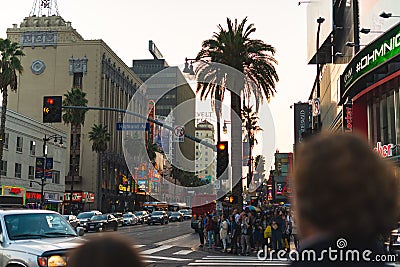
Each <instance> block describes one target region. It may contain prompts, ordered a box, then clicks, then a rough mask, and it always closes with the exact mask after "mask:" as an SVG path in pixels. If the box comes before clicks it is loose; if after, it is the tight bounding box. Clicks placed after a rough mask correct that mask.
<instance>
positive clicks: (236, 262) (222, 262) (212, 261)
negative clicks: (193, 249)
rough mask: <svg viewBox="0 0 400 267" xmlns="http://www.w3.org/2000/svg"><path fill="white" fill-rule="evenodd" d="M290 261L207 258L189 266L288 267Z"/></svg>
mask: <svg viewBox="0 0 400 267" xmlns="http://www.w3.org/2000/svg"><path fill="white" fill-rule="evenodd" d="M288 265H289V261H283V260H272V261H271V260H268V261H263V260H260V259H258V258H257V257H253V256H251V257H249V256H227V255H220V256H219V255H218V256H212V255H209V256H206V257H203V258H202V259H197V260H195V261H194V262H190V263H188V266H288Z"/></svg>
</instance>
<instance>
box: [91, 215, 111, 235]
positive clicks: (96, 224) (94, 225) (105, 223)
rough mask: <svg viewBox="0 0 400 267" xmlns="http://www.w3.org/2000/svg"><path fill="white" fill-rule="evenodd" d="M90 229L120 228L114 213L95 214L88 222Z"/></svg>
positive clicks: (96, 230) (97, 230) (98, 230)
mask: <svg viewBox="0 0 400 267" xmlns="http://www.w3.org/2000/svg"><path fill="white" fill-rule="evenodd" d="M87 230H88V231H95V232H100V231H107V230H114V231H117V230H118V220H117V218H115V217H114V215H112V214H100V215H94V216H93V217H92V218H91V219H90V221H89V222H88V223H87Z"/></svg>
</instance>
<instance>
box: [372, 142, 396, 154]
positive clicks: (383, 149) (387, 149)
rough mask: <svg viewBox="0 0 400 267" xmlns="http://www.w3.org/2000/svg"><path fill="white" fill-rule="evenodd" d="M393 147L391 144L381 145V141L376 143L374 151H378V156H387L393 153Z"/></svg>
mask: <svg viewBox="0 0 400 267" xmlns="http://www.w3.org/2000/svg"><path fill="white" fill-rule="evenodd" d="M394 147H395V145H393V144H387V145H382V143H381V142H378V143H376V147H375V148H374V151H375V152H376V153H378V155H379V156H381V157H384V158H387V157H391V156H392V155H393V153H392V149H393V148H394Z"/></svg>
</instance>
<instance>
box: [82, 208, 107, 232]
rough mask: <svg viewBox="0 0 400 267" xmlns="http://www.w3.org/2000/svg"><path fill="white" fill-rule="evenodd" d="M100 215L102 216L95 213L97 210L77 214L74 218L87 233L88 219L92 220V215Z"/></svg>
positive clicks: (97, 212) (98, 212)
mask: <svg viewBox="0 0 400 267" xmlns="http://www.w3.org/2000/svg"><path fill="white" fill-rule="evenodd" d="M100 214H102V213H101V212H100V211H97V210H93V211H85V212H81V213H79V214H78V216H76V218H78V219H79V221H80V223H81V226H82V227H83V228H84V229H85V231H86V232H87V223H88V221H89V220H90V218H92V217H93V216H94V215H100Z"/></svg>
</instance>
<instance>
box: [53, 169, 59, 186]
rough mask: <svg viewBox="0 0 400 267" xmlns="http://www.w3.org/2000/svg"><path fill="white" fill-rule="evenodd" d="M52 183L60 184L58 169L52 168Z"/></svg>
mask: <svg viewBox="0 0 400 267" xmlns="http://www.w3.org/2000/svg"><path fill="white" fill-rule="evenodd" d="M53 183H55V184H60V171H56V170H53Z"/></svg>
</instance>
